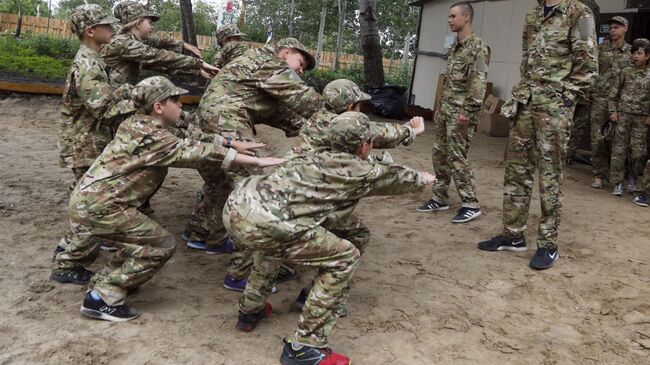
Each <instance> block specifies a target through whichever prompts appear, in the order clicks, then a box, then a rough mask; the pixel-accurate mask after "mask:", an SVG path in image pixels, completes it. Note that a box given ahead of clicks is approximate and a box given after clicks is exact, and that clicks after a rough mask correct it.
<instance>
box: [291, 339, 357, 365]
mask: <svg viewBox="0 0 650 365" xmlns="http://www.w3.org/2000/svg"><path fill="white" fill-rule="evenodd" d="M280 364H282V365H349V364H350V358H348V357H347V356H345V355H341V354H337V353H336V352H334V351H332V350H331V349H330V348H329V347H325V348H319V347H311V346H306V345H300V344H297V343H295V342H292V341H291V340H288V339H285V340H284V348H283V349H282V355H280Z"/></svg>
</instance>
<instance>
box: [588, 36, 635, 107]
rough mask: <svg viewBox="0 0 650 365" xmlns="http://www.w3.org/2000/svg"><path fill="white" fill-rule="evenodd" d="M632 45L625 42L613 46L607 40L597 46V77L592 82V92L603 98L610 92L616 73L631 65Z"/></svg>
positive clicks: (616, 76)
mask: <svg viewBox="0 0 650 365" xmlns="http://www.w3.org/2000/svg"><path fill="white" fill-rule="evenodd" d="M631 50H632V46H631V45H629V44H628V43H625V44H624V45H623V47H621V48H615V47H613V46H612V45H611V43H610V42H609V41H607V42H604V43H603V44H601V45H600V46H598V70H599V71H600V72H599V73H598V77H596V82H595V83H594V87H593V92H592V94H593V95H594V96H595V97H600V98H601V99H605V98H607V97H608V96H609V94H610V89H611V87H612V85H614V84H615V83H616V79H617V78H618V75H619V74H620V73H621V71H623V69H624V68H626V67H631V65H632V55H631V53H630V51H631Z"/></svg>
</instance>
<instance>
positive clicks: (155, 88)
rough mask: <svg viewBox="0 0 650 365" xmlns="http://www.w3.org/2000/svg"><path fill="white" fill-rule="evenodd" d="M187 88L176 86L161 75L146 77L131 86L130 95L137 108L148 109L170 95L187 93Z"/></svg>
mask: <svg viewBox="0 0 650 365" xmlns="http://www.w3.org/2000/svg"><path fill="white" fill-rule="evenodd" d="M187 92H188V91H187V90H185V89H181V88H180V87H176V85H174V84H173V83H172V82H171V81H169V79H167V78H166V77H163V76H153V77H149V78H146V79H144V80H142V81H140V82H138V84H137V85H135V88H133V91H132V97H133V102H134V103H135V106H136V107H137V108H138V109H144V110H148V109H149V108H151V106H152V105H153V104H154V103H155V102H157V101H161V100H164V99H166V98H168V97H170V96H176V95H182V94H187Z"/></svg>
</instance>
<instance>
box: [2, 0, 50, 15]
mask: <svg viewBox="0 0 650 365" xmlns="http://www.w3.org/2000/svg"><path fill="white" fill-rule="evenodd" d="M18 3H19V2H18V1H16V0H0V12H2V13H12V14H18ZM20 5H21V8H22V10H23V15H31V16H36V14H38V12H37V11H36V9H37V7H38V6H39V5H40V9H39V10H40V15H41V16H44V17H46V16H47V14H48V9H47V1H44V0H20Z"/></svg>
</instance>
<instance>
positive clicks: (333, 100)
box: [323, 79, 371, 113]
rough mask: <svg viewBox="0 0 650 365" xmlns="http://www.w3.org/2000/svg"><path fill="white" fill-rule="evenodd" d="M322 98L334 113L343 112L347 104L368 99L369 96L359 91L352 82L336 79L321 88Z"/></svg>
mask: <svg viewBox="0 0 650 365" xmlns="http://www.w3.org/2000/svg"><path fill="white" fill-rule="evenodd" d="M323 98H324V99H325V104H326V105H327V107H328V108H329V109H330V110H332V111H333V112H335V113H342V112H344V111H345V110H346V109H347V108H348V106H350V105H353V104H354V103H358V102H360V101H368V100H370V99H371V96H370V95H368V94H366V93H364V92H363V91H361V89H360V88H359V86H357V84H355V83H354V82H352V81H350V80H346V79H338V80H334V81H332V82H330V83H329V84H327V85H326V86H325V88H324V89H323Z"/></svg>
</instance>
